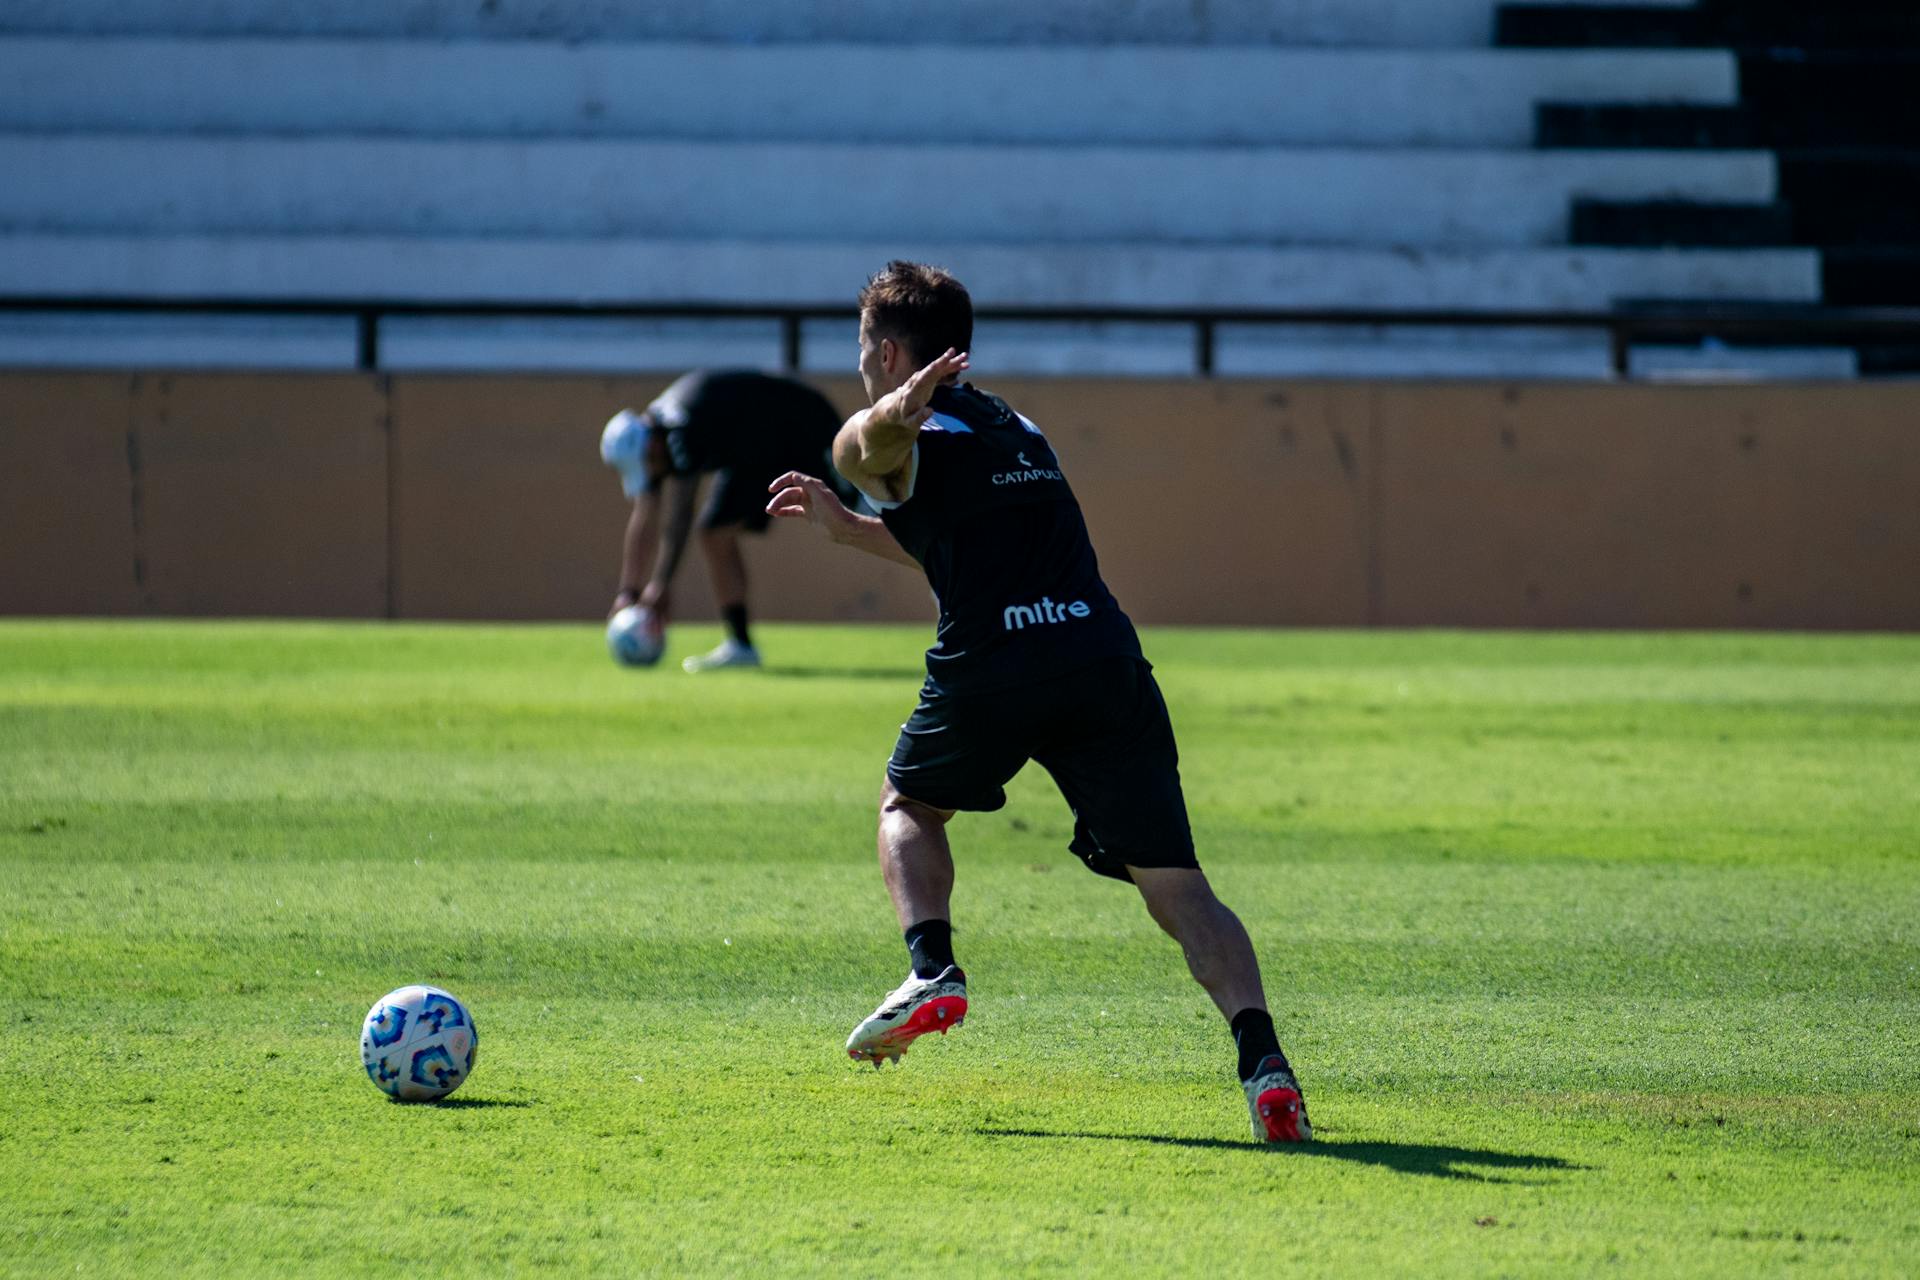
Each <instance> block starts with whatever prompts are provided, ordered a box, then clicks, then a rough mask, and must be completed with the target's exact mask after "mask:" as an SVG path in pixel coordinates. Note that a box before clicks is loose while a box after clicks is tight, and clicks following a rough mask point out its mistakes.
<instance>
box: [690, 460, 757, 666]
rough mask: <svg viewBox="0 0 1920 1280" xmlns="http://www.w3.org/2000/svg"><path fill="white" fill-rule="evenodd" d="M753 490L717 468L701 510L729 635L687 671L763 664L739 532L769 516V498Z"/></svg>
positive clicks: (705, 548) (711, 574)
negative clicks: (750, 624) (751, 622)
mask: <svg viewBox="0 0 1920 1280" xmlns="http://www.w3.org/2000/svg"><path fill="white" fill-rule="evenodd" d="M748 490H749V485H748V483H746V481H745V479H744V478H743V477H742V476H741V475H740V474H739V473H738V472H737V471H736V470H735V469H732V468H729V469H728V470H725V471H720V472H717V473H715V475H714V477H713V487H712V489H711V490H710V491H709V492H708V495H707V505H706V509H705V510H703V511H702V512H701V513H700V550H701V553H702V556H703V558H704V559H705V560H706V562H707V577H708V580H709V581H710V582H711V583H712V584H713V601H714V604H715V606H716V607H718V608H719V610H720V617H721V620H722V621H723V622H724V623H725V624H726V628H727V635H726V638H725V639H724V640H722V641H721V642H720V644H719V646H718V647H716V648H715V649H713V650H712V651H711V652H709V653H704V654H700V655H698V656H695V657H691V658H688V659H687V660H686V661H685V662H683V663H681V665H682V666H683V667H685V668H686V669H687V670H688V671H713V670H718V669H720V668H723V667H757V666H759V665H760V652H759V650H757V649H755V648H754V647H753V637H752V635H751V633H750V632H749V631H748V629H747V560H746V557H745V556H744V555H742V554H741V550H740V535H741V533H742V532H743V531H748V530H751V531H753V532H760V531H763V530H764V529H765V528H766V527H767V516H766V512H765V509H764V507H765V503H764V500H762V499H760V498H759V496H758V495H757V494H753V493H750V492H749V491H748ZM756 517H757V523H756Z"/></svg>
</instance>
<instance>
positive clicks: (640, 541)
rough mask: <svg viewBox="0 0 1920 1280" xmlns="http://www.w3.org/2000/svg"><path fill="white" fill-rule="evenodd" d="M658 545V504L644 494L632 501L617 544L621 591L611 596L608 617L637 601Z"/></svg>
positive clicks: (644, 586)
mask: <svg viewBox="0 0 1920 1280" xmlns="http://www.w3.org/2000/svg"><path fill="white" fill-rule="evenodd" d="M659 546H660V504H659V502H657V501H655V499H654V496H653V495H652V494H650V493H643V494H641V495H639V496H638V497H636V498H635V499H634V500H633V514H632V515H630V516H628V517H627V533H626V537H625V538H624V539H623V540H622V542H621V544H620V593H619V594H618V595H616V596H615V597H614V598H613V608H611V609H610V610H608V612H607V616H608V617H612V616H613V615H614V614H616V613H618V612H620V610H622V609H624V608H626V607H627V606H628V605H634V604H639V603H640V595H641V593H642V592H643V591H644V590H645V589H646V585H647V568H648V566H649V565H651V564H652V562H653V557H654V553H655V552H656V551H657V550H658V549H659Z"/></svg>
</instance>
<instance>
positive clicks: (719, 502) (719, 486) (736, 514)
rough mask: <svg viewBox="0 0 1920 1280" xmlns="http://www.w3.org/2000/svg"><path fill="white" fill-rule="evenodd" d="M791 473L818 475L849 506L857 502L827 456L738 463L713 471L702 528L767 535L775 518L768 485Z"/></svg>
mask: <svg viewBox="0 0 1920 1280" xmlns="http://www.w3.org/2000/svg"><path fill="white" fill-rule="evenodd" d="M789 471H804V472H806V473H807V474H808V475H810V476H818V477H819V478H820V479H822V480H824V481H826V482H827V484H828V486H829V487H830V488H832V489H833V491H834V492H835V493H837V494H839V495H840V500H841V501H842V502H844V503H846V504H847V505H849V506H852V505H853V503H854V502H855V501H856V499H855V497H854V494H853V489H852V487H851V486H849V485H848V484H847V483H846V481H844V480H842V479H841V478H840V473H839V472H837V471H835V470H834V469H833V460H832V459H831V458H829V457H828V456H827V455H826V454H824V453H815V454H811V455H809V454H807V453H805V452H801V453H798V454H794V455H790V456H788V457H785V458H780V459H775V460H770V461H765V462H745V463H736V464H735V465H733V466H731V467H726V468H723V469H722V470H719V471H716V472H714V473H713V479H712V480H711V482H710V483H709V486H708V489H707V504H706V506H704V507H702V508H701V509H700V518H699V521H698V525H699V527H700V528H702V529H723V528H726V527H728V526H729V525H731V526H734V527H736V528H739V529H741V530H743V531H744V532H746V533H765V532H766V531H767V525H768V523H769V522H770V521H772V519H773V517H772V516H770V515H768V514H767V503H768V502H769V501H771V500H772V498H773V495H772V494H771V493H768V492H767V486H768V485H770V484H772V483H773V482H774V481H775V480H778V479H779V478H780V477H781V476H783V475H785V474H787V472H789Z"/></svg>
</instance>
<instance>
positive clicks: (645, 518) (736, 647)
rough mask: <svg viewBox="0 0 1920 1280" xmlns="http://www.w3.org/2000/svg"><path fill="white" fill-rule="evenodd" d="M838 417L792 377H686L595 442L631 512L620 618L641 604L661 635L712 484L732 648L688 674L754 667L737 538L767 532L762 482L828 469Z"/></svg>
mask: <svg viewBox="0 0 1920 1280" xmlns="http://www.w3.org/2000/svg"><path fill="white" fill-rule="evenodd" d="M839 429H840V414H839V412H838V411H837V410H836V409H835V408H834V407H833V405H832V404H830V403H829V402H828V401H827V398H826V397H825V396H823V395H821V394H820V393H819V392H818V391H815V390H814V389H813V388H812V387H809V386H807V385H806V384H804V383H800V382H795V381H793V380H792V379H790V378H776V377H773V376H772V375H770V374H764V373H754V372H751V371H747V370H710V371H708V370H703V371H695V372H693V373H689V374H687V375H686V376H685V377H683V378H681V379H680V380H679V381H678V382H676V383H674V384H673V385H672V386H670V387H668V388H667V389H666V390H665V391H663V392H661V393H660V396H659V398H658V399H656V400H655V401H654V402H653V403H652V404H650V405H648V406H647V407H646V408H645V409H644V410H642V411H641V412H639V413H634V412H633V411H632V410H630V409H622V410H621V411H620V412H619V413H616V414H614V415H613V418H612V419H611V420H610V421H608V423H607V426H606V430H605V431H604V432H602V433H601V437H600V456H601V457H602V458H603V459H605V461H606V463H607V465H608V466H610V467H614V468H616V469H618V471H619V472H620V483H621V485H622V487H624V488H625V490H626V493H627V496H628V497H629V498H632V499H633V514H632V516H631V517H629V519H628V520H627V534H626V541H625V543H624V550H623V554H622V556H621V563H620V594H619V595H617V596H615V597H614V600H613V612H618V611H619V610H621V609H624V608H626V607H627V606H629V605H634V604H637V605H640V606H641V607H642V608H643V609H645V610H647V612H648V613H649V614H650V615H651V624H650V625H651V626H652V627H653V628H654V633H655V635H656V636H657V635H658V634H659V633H660V632H661V631H663V630H664V629H665V627H666V623H667V616H668V614H669V612H670V598H669V594H670V589H671V587H672V585H673V576H674V573H675V571H676V570H678V568H679V567H680V557H681V555H682V554H683V553H684V552H685V551H686V548H687V538H688V535H689V534H690V533H691V531H692V528H693V505H694V496H695V492H696V490H697V489H698V488H699V484H700V477H701V476H702V475H703V474H705V473H707V472H712V473H714V474H713V486H712V490H711V492H710V493H709V494H708V495H707V505H706V508H705V510H703V511H702V512H701V513H700V545H701V549H702V550H703V551H704V552H705V553H706V559H707V572H708V573H709V574H710V575H711V576H712V579H713V598H714V603H715V604H717V605H718V606H719V607H720V614H721V617H722V618H723V619H724V620H725V621H726V625H727V638H726V639H725V640H722V641H721V642H720V646H719V647H718V648H716V649H715V650H713V652H711V653H708V654H705V655H702V656H700V657H695V658H688V659H687V660H686V662H685V663H683V664H682V665H684V666H685V668H686V669H687V670H688V671H710V670H713V669H715V668H719V667H757V666H759V665H760V654H759V651H758V650H756V649H755V648H754V647H753V639H752V636H751V635H750V634H749V632H748V630H747V565H746V561H745V559H743V558H742V556H741V554H740V534H741V532H742V531H743V530H744V531H746V532H749V533H765V532H766V529H767V524H768V519H767V512H766V510H765V491H766V485H767V482H768V481H769V480H771V479H773V478H774V477H775V476H778V475H779V474H780V473H781V472H783V471H787V470H789V469H791V468H796V467H805V468H817V467H819V466H821V465H822V464H823V463H824V462H825V461H826V460H827V453H828V449H829V448H830V447H831V446H832V444H833V437H834V433H835V432H836V431H838V430H839Z"/></svg>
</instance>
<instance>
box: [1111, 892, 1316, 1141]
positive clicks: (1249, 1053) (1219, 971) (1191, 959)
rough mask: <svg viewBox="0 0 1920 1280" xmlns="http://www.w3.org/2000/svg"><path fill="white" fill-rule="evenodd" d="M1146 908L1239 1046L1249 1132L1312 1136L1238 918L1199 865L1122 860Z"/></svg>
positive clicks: (1268, 1136) (1271, 1137)
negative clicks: (1132, 863) (1131, 863)
mask: <svg viewBox="0 0 1920 1280" xmlns="http://www.w3.org/2000/svg"><path fill="white" fill-rule="evenodd" d="M1127 872H1128V874H1129V875H1130V876H1131V877H1132V878H1133V882H1134V884H1135V885H1137V886H1138V887H1139V889H1140V896H1141V898H1143V899H1144V900H1145V901H1146V904H1147V912H1148V914H1149V915H1151V916H1152V917H1153V919H1154V922H1155V923H1156V924H1158V925H1159V926H1160V927H1161V928H1162V929H1165V930H1166V931H1167V934H1168V936H1170V937H1171V938H1172V939H1173V940H1174V941H1175V942H1177V943H1179V944H1180V950H1181V952H1182V953H1183V954H1184V955H1185V956H1186V958H1187V970H1188V972H1190V973H1192V974H1193V978H1194V981H1195V982H1198V983H1199V984H1200V986H1201V987H1202V988H1203V989H1204V990H1205V991H1206V993H1207V994H1208V995H1209V996H1211V997H1212V998H1213V1003H1214V1004H1215V1005H1216V1006H1217V1007H1218V1008H1219V1010H1220V1013H1221V1016H1222V1017H1224V1018H1226V1019H1227V1025H1228V1028H1229V1029H1230V1030H1231V1031H1232V1032H1233V1040H1234V1045H1235V1047H1236V1048H1237V1049H1238V1050H1239V1056H1240V1061H1239V1073H1240V1085H1241V1088H1242V1090H1243V1091H1244V1092H1245V1093H1246V1096H1247V1111H1248V1115H1249V1117H1250V1118H1251V1119H1252V1121H1253V1131H1254V1136H1255V1137H1256V1138H1259V1139H1261V1140H1263V1141H1266V1142H1303V1141H1305V1140H1307V1139H1308V1138H1311V1137H1312V1136H1313V1128H1312V1125H1311V1123H1310V1122H1309V1121H1308V1119H1307V1107H1306V1101H1305V1099H1304V1098H1303V1096H1302V1095H1301V1092H1300V1082H1299V1081H1298V1080H1296V1079H1295V1078H1294V1075H1293V1066H1292V1064H1291V1063H1289V1062H1288V1061H1287V1055H1286V1053H1285V1052H1284V1051H1283V1050H1282V1049H1281V1048H1280V1038H1279V1035H1278V1033H1277V1032H1276V1031H1275V1030H1274V1027H1273V1017H1272V1015H1271V1014H1269V1013H1268V1012H1267V996H1266V991H1265V989H1264V988H1263V987H1262V986H1261V983H1260V962H1259V960H1258V959H1257V958H1256V957H1255V956H1254V954H1253V940H1252V939H1251V938H1249V937H1247V931H1246V928H1245V926H1243V925H1242V924H1241V923H1240V917H1238V916H1236V915H1234V914H1233V911H1232V910H1231V909H1230V908H1229V907H1228V906H1227V904H1226V903H1224V902H1222V901H1220V899H1219V898H1218V897H1217V896H1215V894H1214V892H1213V886H1212V885H1210V884H1208V883H1207V877H1206V873H1205V872H1203V871H1201V870H1200V869H1199V868H1198V867H1192V868H1187V867H1140V866H1129V867H1128V868H1127Z"/></svg>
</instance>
